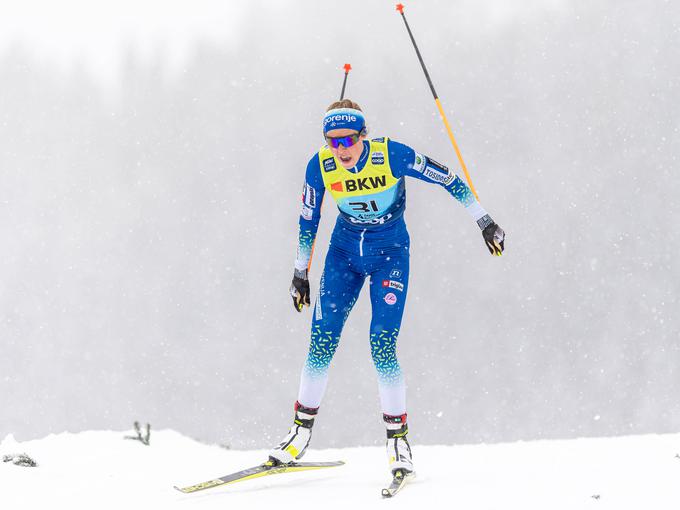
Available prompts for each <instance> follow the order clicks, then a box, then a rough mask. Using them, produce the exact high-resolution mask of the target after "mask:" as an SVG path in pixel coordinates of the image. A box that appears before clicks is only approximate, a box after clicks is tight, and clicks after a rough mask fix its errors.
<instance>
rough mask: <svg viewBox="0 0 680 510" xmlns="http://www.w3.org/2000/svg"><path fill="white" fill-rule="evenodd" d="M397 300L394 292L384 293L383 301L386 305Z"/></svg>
mask: <svg viewBox="0 0 680 510" xmlns="http://www.w3.org/2000/svg"><path fill="white" fill-rule="evenodd" d="M396 302H397V296H396V295H395V294H394V292H389V293H387V294H385V303H387V304H388V305H393V304H395V303H396Z"/></svg>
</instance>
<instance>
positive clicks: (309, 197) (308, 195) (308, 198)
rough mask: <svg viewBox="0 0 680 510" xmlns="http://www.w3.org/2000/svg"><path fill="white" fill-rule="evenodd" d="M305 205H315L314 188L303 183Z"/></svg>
mask: <svg viewBox="0 0 680 510" xmlns="http://www.w3.org/2000/svg"><path fill="white" fill-rule="evenodd" d="M304 197H305V205H307V206H309V207H316V190H315V189H314V188H312V187H311V186H310V185H309V184H307V183H305V192H304Z"/></svg>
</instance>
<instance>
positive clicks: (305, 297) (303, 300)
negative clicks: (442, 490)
mask: <svg viewBox="0 0 680 510" xmlns="http://www.w3.org/2000/svg"><path fill="white" fill-rule="evenodd" d="M290 295H291V296H292V297H293V306H294V307H295V311H296V312H301V311H302V307H303V306H309V278H307V270H306V269H304V270H302V271H300V270H299V269H296V270H295V273H293V283H291V284H290Z"/></svg>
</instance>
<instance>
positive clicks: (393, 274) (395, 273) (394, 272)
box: [390, 269, 401, 278]
mask: <svg viewBox="0 0 680 510" xmlns="http://www.w3.org/2000/svg"><path fill="white" fill-rule="evenodd" d="M390 278H401V269H392V272H391V273H390Z"/></svg>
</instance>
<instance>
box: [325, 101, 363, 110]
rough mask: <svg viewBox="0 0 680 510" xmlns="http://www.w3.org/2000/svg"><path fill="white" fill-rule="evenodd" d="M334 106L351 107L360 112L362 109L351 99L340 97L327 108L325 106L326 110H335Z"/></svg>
mask: <svg viewBox="0 0 680 510" xmlns="http://www.w3.org/2000/svg"><path fill="white" fill-rule="evenodd" d="M336 108H352V109H354V110H359V111H360V112H361V111H363V110H362V109H361V106H359V105H358V104H357V103H355V102H354V101H352V100H351V99H341V100H340V101H336V102H335V103H333V104H331V105H330V106H329V107H328V108H326V111H327V112H329V111H331V110H335V109H336Z"/></svg>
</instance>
